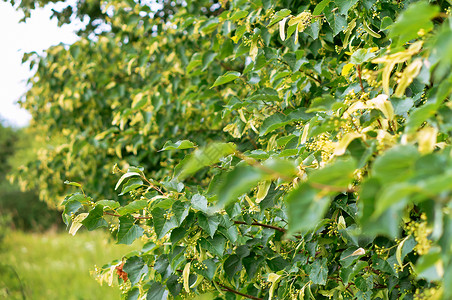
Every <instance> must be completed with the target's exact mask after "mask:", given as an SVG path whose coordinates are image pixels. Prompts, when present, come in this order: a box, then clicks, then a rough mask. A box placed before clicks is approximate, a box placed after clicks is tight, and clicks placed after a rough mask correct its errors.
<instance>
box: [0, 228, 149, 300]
mask: <svg viewBox="0 0 452 300" xmlns="http://www.w3.org/2000/svg"><path fill="white" fill-rule="evenodd" d="M1 246H2V249H1V251H0V260H1V262H0V269H1V270H2V272H1V274H0V298H1V299H8V300H15V299H20V300H22V299H49V300H57V299H68V300H70V299H73V300H80V299H86V300H88V299H104V298H105V299H118V298H119V295H120V291H119V290H118V289H115V288H112V287H109V286H108V285H107V284H104V285H103V286H99V284H98V283H97V282H96V281H94V280H93V279H92V277H91V276H90V272H92V271H91V270H92V269H93V268H94V267H93V265H94V264H100V265H101V264H103V263H107V262H109V260H113V259H115V258H116V257H118V256H120V255H124V253H127V252H128V251H130V250H131V249H130V246H127V247H126V246H123V245H115V244H114V243H112V241H111V240H109V239H108V235H107V234H106V233H105V232H86V231H85V232H80V233H79V234H77V237H76V238H74V237H72V236H68V235H67V234H65V233H64V232H59V233H56V232H46V233H45V234H42V233H29V232H22V231H18V230H15V231H11V232H10V234H8V236H7V237H6V238H5V241H4V242H2V244H1ZM139 246H141V245H139V243H136V244H135V245H133V246H132V247H133V248H138V247H139ZM23 295H24V297H23Z"/></svg>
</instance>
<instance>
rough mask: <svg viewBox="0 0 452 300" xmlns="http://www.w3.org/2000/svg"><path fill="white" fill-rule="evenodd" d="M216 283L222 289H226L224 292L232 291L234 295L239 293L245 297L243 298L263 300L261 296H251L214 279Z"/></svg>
mask: <svg viewBox="0 0 452 300" xmlns="http://www.w3.org/2000/svg"><path fill="white" fill-rule="evenodd" d="M216 283H217V284H218V285H219V286H221V287H222V288H223V289H224V291H226V292H231V293H234V294H236V295H239V296H242V297H245V298H248V299H253V300H263V299H262V298H259V297H255V296H251V295H247V294H243V293H240V292H239V291H236V290H233V289H231V288H230V287H228V286H225V285H223V284H221V283H219V282H218V281H216Z"/></svg>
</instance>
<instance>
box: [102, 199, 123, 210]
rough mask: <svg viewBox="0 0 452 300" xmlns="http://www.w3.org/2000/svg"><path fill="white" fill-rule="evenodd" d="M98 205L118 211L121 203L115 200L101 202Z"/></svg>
mask: <svg viewBox="0 0 452 300" xmlns="http://www.w3.org/2000/svg"><path fill="white" fill-rule="evenodd" d="M96 205H102V206H103V207H104V208H105V207H108V208H109V209H116V208H118V207H119V206H120V204H119V202H118V201H115V200H99V201H97V202H96Z"/></svg>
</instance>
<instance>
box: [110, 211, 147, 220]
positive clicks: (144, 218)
mask: <svg viewBox="0 0 452 300" xmlns="http://www.w3.org/2000/svg"><path fill="white" fill-rule="evenodd" d="M104 215H109V216H113V217H122V216H121V215H118V214H114V213H109V212H106V211H104ZM132 217H134V218H135V219H137V220H148V219H152V217H151V216H149V217H135V216H132Z"/></svg>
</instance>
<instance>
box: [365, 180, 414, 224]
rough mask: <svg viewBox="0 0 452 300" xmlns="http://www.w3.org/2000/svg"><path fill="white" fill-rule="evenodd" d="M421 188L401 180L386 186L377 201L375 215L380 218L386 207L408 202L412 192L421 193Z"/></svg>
mask: <svg viewBox="0 0 452 300" xmlns="http://www.w3.org/2000/svg"><path fill="white" fill-rule="evenodd" d="M420 191H421V188H420V187H418V186H417V185H415V184H411V183H408V182H400V183H396V184H392V185H388V186H386V187H385V188H384V189H383V191H382V192H381V194H380V196H379V197H378V199H377V201H376V207H375V212H374V215H373V217H374V218H378V217H379V216H380V215H381V214H382V213H383V212H384V211H385V210H386V209H388V208H389V207H390V206H392V205H398V203H399V202H402V201H404V200H405V201H404V202H406V201H407V200H408V197H409V196H411V195H412V194H415V193H419V192H420Z"/></svg>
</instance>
